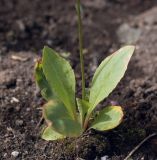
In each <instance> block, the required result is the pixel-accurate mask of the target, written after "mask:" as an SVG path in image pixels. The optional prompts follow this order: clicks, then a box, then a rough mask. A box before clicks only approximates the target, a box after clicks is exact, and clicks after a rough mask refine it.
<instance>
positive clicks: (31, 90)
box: [0, 0, 157, 160]
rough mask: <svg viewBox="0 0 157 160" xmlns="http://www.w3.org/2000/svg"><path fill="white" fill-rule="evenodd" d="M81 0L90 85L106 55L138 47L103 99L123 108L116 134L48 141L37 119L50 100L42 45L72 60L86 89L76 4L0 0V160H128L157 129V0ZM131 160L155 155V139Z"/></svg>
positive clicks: (68, 0) (69, 0)
mask: <svg viewBox="0 0 157 160" xmlns="http://www.w3.org/2000/svg"><path fill="white" fill-rule="evenodd" d="M82 2H83V4H82V5H83V25H84V48H85V51H84V53H85V65H86V79H87V85H89V84H90V80H91V77H92V75H93V73H94V71H95V69H96V67H97V66H98V65H99V63H100V62H101V61H102V60H103V59H104V58H105V57H106V56H107V55H109V54H110V53H112V52H113V51H116V50H117V49H118V48H120V47H121V46H123V45H126V44H136V52H135V54H134V56H133V58H132V60H131V63H130V65H129V68H128V71H127V73H126V75H125V77H124V78H123V80H122V81H121V83H120V84H119V85H118V87H117V88H116V90H115V91H114V92H113V93H112V94H111V95H110V96H109V98H107V100H106V101H105V102H104V105H109V104H110V103H113V102H114V103H117V104H119V105H121V106H123V108H124V111H125V118H124V121H123V123H122V124H121V125H120V126H119V127H118V128H116V129H114V130H113V131H110V132H107V133H97V132H95V131H90V132H89V133H87V134H86V135H84V136H82V137H79V138H78V139H74V140H73V139H67V140H63V141H59V142H46V141H44V140H42V139H41V138H40V131H41V128H42V124H43V122H42V123H41V124H39V121H40V119H41V114H42V113H41V107H42V105H43V104H44V103H45V102H44V100H43V99H42V97H41V96H40V93H39V90H38V88H37V87H36V85H35V81H34V75H33V72H34V64H35V61H36V60H37V59H38V58H40V56H41V50H42V48H43V46H44V45H49V46H50V47H52V48H54V49H56V50H57V51H59V52H60V54H61V55H62V56H64V57H65V58H67V59H69V60H70V62H71V64H72V65H73V68H74V69H75V73H76V77H77V79H78V82H77V86H78V95H79V93H80V71H79V54H78V38H77V16H76V12H75V7H74V6H75V1H74V0H66V1H65V0H46V1H41V0H33V1H31V0H8V1H6V0H0V160H14V159H17V160H49V159H50V160H64V159H65V160H75V159H77V160H79V159H80V158H83V159H86V160H94V159H97V160H99V159H102V160H104V159H105V157H104V156H108V159H112V160H123V159H124V157H125V156H126V155H127V154H128V152H129V151H130V150H131V149H133V148H134V147H135V146H136V145H137V144H138V143H139V142H141V141H142V140H143V139H144V138H145V137H146V136H148V135H149V134H151V133H154V132H157V1H156V0H128V1H126V0H84V1H82ZM67 52H69V54H66V53H67ZM104 105H102V106H104ZM102 106H100V108H101V107H102ZM15 153H17V155H15ZM132 159H133V160H156V159H157V137H154V138H152V139H151V140H149V141H147V143H145V144H144V145H142V147H141V148H140V149H139V150H138V151H137V152H136V153H135V154H134V156H133V157H132Z"/></svg>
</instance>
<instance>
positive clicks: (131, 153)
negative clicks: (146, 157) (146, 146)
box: [124, 133, 157, 160]
mask: <svg viewBox="0 0 157 160" xmlns="http://www.w3.org/2000/svg"><path fill="white" fill-rule="evenodd" d="M154 136H157V133H153V134H151V135H149V136H148V137H146V138H145V139H144V140H143V141H142V142H140V143H139V144H138V145H137V146H136V147H135V148H134V149H133V150H132V151H131V152H130V153H129V154H128V155H127V156H126V157H125V158H124V160H128V159H129V158H130V157H131V156H132V155H133V154H134V153H135V152H136V150H137V149H138V148H140V147H141V146H142V144H143V143H145V142H146V141H147V140H149V139H150V138H152V137H154Z"/></svg>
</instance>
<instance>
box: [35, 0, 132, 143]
mask: <svg viewBox="0 0 157 160" xmlns="http://www.w3.org/2000/svg"><path fill="white" fill-rule="evenodd" d="M77 13H78V29H79V48H80V62H81V73H82V98H76V97H75V75H74V72H73V70H72V68H71V66H70V64H69V62H68V61H67V60H65V59H64V58H62V57H61V56H59V54H58V53H56V52H55V51H54V50H52V49H51V48H49V47H47V46H46V47H44V49H43V58H42V61H38V62H37V63H36V67H35V78H36V82H37V84H38V86H39V87H40V89H41V94H42V96H43V98H44V99H45V100H46V101H48V102H47V103H46V104H45V105H44V106H43V117H44V118H45V120H46V122H47V126H46V128H45V129H44V131H43V133H42V138H43V139H45V140H56V139H61V138H65V137H77V136H79V135H81V134H82V133H83V132H85V131H86V130H87V129H90V128H93V129H96V130H99V131H106V130H110V129H113V128H115V127H116V126H118V125H119V124H120V122H121V120H122V118H123V111H122V108H121V107H120V106H108V107H105V108H104V109H102V110H101V111H99V112H98V113H97V114H95V113H94V109H95V108H96V106H97V105H98V104H99V103H100V102H101V101H102V100H103V99H105V98H106V97H108V95H109V94H110V93H111V92H112V91H113V89H114V88H115V87H116V86H117V84H118V82H119V81H120V80H121V78H122V77H123V75H124V73H125V71H126V69H127V66H128V63H129V60H130V58H131V56H132V54H133V52H134V46H125V47H123V48H121V49H119V50H118V51H117V52H115V53H113V54H112V55H110V56H108V57H107V58H106V59H105V60H103V61H102V63H101V64H100V66H99V67H98V68H97V70H96V72H95V74H94V77H93V79H92V83H91V86H90V89H88V90H89V92H87V90H86V88H85V76H84V62H83V42H82V39H83V34H82V22H81V13H80V0H77Z"/></svg>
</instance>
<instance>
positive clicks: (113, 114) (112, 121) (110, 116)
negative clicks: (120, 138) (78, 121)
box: [90, 106, 123, 131]
mask: <svg viewBox="0 0 157 160" xmlns="http://www.w3.org/2000/svg"><path fill="white" fill-rule="evenodd" d="M122 118H123V111H122V108H121V107H120V106H110V107H106V108H105V109H103V110H102V111H100V113H99V115H98V116H97V117H96V118H95V119H94V121H93V123H92V124H91V126H90V128H93V129H96V130H99V131H105V130H110V129H113V128H115V127H117V126H118V125H119V124H120V123H121V121H122Z"/></svg>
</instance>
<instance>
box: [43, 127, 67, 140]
mask: <svg viewBox="0 0 157 160" xmlns="http://www.w3.org/2000/svg"><path fill="white" fill-rule="evenodd" d="M41 137H42V138H43V139H44V140H47V141H54V140H57V139H63V138H65V136H63V135H61V134H59V133H57V132H56V131H54V129H53V128H52V127H51V126H49V127H47V128H45V129H44V132H43V134H42V136H41Z"/></svg>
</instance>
